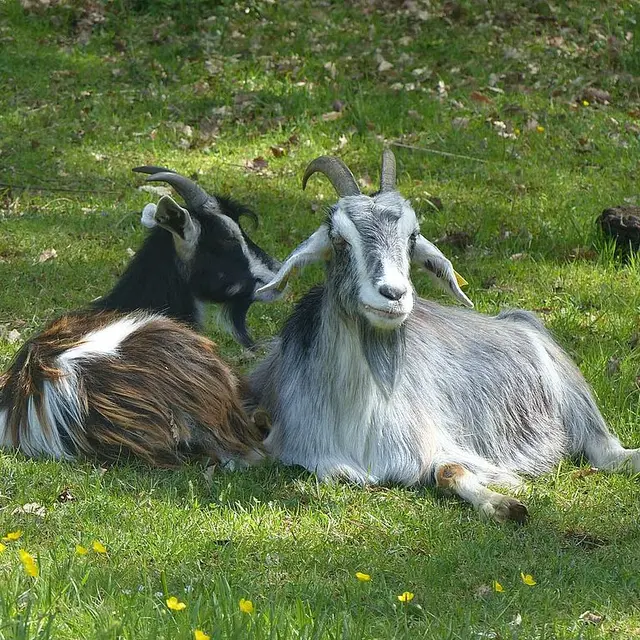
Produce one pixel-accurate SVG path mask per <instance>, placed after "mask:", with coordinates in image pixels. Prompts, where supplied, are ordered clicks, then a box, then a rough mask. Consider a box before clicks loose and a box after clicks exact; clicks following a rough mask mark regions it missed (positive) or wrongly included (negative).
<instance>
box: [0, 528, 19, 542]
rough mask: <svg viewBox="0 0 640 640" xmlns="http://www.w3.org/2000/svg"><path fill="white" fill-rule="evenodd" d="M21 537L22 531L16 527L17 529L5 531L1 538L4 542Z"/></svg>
mask: <svg viewBox="0 0 640 640" xmlns="http://www.w3.org/2000/svg"><path fill="white" fill-rule="evenodd" d="M21 537H22V531H20V529H18V531H11V532H9V533H7V535H6V536H5V537H4V538H2V540H3V541H4V542H13V541H14V540H18V539H19V538H21Z"/></svg>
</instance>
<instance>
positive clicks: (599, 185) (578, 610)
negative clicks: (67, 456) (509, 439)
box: [0, 0, 640, 640]
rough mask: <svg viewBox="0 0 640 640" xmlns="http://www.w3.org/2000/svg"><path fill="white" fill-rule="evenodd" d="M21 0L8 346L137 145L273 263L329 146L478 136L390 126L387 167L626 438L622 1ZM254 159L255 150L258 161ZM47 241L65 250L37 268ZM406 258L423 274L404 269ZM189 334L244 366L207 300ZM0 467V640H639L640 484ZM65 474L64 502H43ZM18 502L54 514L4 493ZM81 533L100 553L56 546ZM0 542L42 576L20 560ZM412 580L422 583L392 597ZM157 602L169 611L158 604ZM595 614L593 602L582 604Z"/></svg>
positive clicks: (261, 321)
mask: <svg viewBox="0 0 640 640" xmlns="http://www.w3.org/2000/svg"><path fill="white" fill-rule="evenodd" d="M24 5H25V6H26V7H27V8H25V7H23V6H21V5H20V4H19V3H18V2H16V1H15V0H4V2H0V69H2V73H1V74H0V89H1V90H0V183H2V184H0V281H1V282H2V286H1V287H0V365H2V366H6V365H7V364H8V363H9V361H10V359H11V357H12V355H13V353H14V352H15V351H16V350H17V348H18V347H19V344H20V342H21V341H22V340H24V339H25V338H26V337H27V336H29V335H30V334H31V333H32V332H33V331H35V330H37V328H39V327H41V326H43V324H44V323H45V322H46V321H47V320H48V319H50V318H51V317H52V316H54V315H55V314H57V313H60V312H62V311H64V310H67V309H71V308H74V307H77V306H80V305H82V304H83V303H85V302H86V301H88V300H90V299H92V298H94V297H96V296H98V295H101V294H103V293H104V292H105V291H107V290H108V289H109V287H110V286H111V285H112V284H113V283H114V282H115V280H116V278H117V276H118V275H119V274H120V273H121V272H122V270H123V268H124V266H125V264H126V262H127V260H128V259H129V255H128V251H127V250H128V249H129V248H133V249H135V248H136V247H137V246H138V245H139V243H140V242H141V239H142V237H143V230H142V229H141V227H140V224H139V220H138V218H139V212H140V210H141V209H142V207H143V205H144V204H145V203H146V202H148V201H149V200H153V199H154V198H155V196H153V195H151V194H148V193H144V192H141V191H139V190H137V189H136V187H137V186H138V185H139V184H140V179H139V177H137V176H134V175H132V174H131V173H130V168H131V167H132V166H136V165H139V164H145V163H146V164H164V165H166V166H169V167H172V168H174V169H176V170H178V171H181V172H183V173H185V174H187V175H190V174H193V173H197V174H198V176H199V178H200V181H201V182H202V184H203V185H205V186H206V187H208V188H210V189H212V190H213V189H215V190H216V191H218V192H222V193H228V194H233V196H235V197H236V198H238V199H240V200H242V201H245V202H247V203H250V204H251V205H252V206H253V207H254V208H255V209H256V211H258V212H259V214H260V216H261V225H260V227H259V228H258V229H257V230H256V231H254V232H253V236H254V237H255V238H256V239H257V240H258V242H259V243H260V244H262V245H263V246H264V247H265V248H266V249H267V250H269V251H270V252H272V253H273V254H275V255H277V256H278V257H280V258H282V257H284V256H285V255H286V254H287V253H288V252H289V251H290V250H291V249H292V248H293V247H294V246H295V245H296V244H297V243H298V242H300V241H302V240H303V239H304V238H306V237H307V236H308V235H309V234H310V233H311V231H312V230H313V229H314V228H315V227H316V226H317V225H318V222H319V220H320V215H321V214H320V211H318V207H316V206H311V205H312V204H314V203H315V204H316V205H319V207H320V210H321V209H322V206H323V205H324V204H326V203H329V202H331V201H332V198H333V194H332V193H331V189H330V187H329V186H328V185H327V184H326V183H325V182H323V181H322V180H319V179H318V180H317V181H316V180H314V181H312V183H310V186H309V189H308V192H307V193H302V191H301V189H300V180H301V174H302V171H303V168H304V166H305V165H306V163H307V162H308V161H309V160H311V159H312V158H314V157H315V156H317V155H319V154H321V153H332V154H339V155H340V156H341V157H343V158H344V159H345V160H346V161H347V162H348V163H349V165H350V166H351V167H352V169H353V170H354V172H355V173H356V176H358V177H360V178H363V179H364V180H365V183H366V182H367V181H368V180H371V181H372V182H373V184H374V185H375V183H376V181H377V171H378V166H379V156H380V151H381V142H382V140H383V139H386V140H395V141H398V142H401V143H403V144H407V145H412V146H415V147H421V148H426V149H431V150H435V151H444V152H447V153H451V154H458V155H463V156H468V157H469V158H470V159H464V158H456V157H451V156H445V155H438V154H436V153H429V152H425V151H417V150H415V149H406V148H397V149H396V155H397V158H398V165H399V188H400V190H401V191H402V193H404V194H405V195H406V196H408V197H410V198H411V199H412V201H413V203H414V205H415V206H416V209H417V211H418V212H419V213H420V215H421V219H422V230H423V233H424V234H425V235H426V236H427V237H430V238H432V239H438V238H441V237H442V236H445V235H446V234H449V235H451V234H452V233H454V232H456V233H461V232H462V233H464V234H466V238H467V243H466V244H467V245H468V246H466V247H465V248H460V247H458V246H456V245H451V244H447V243H446V242H444V241H443V242H441V247H442V248H443V250H444V251H445V252H446V253H447V254H448V255H450V256H451V258H452V260H453V261H454V264H455V266H456V268H457V270H458V271H459V272H461V273H462V274H464V276H465V277H466V279H467V280H469V282H470V287H469V289H468V292H469V295H470V296H471V297H472V299H473V300H474V301H475V302H476V305H477V307H478V309H479V310H481V311H483V312H486V313H495V312H497V311H498V310H499V309H502V308H506V307H514V306H521V307H525V308H529V309H534V310H537V311H538V312H539V313H540V314H541V315H542V317H543V318H544V320H545V322H546V324H547V325H548V326H549V328H550V329H551V330H552V331H553V332H554V333H555V334H556V336H557V337H558V340H559V341H560V342H561V344H563V346H565V348H566V349H568V351H569V352H570V353H571V354H572V355H573V356H574V358H575V359H576V361H577V362H578V363H579V365H580V367H581V369H582V371H583V372H584V374H585V376H586V377H587V378H588V380H589V381H590V382H591V384H592V385H593V387H594V390H595V392H596V394H597V396H598V399H599V402H600V405H601V407H602V410H603V412H604V414H605V416H606V418H607V419H608V421H609V422H610V424H611V427H612V428H613V429H614V430H615V431H616V432H617V433H618V434H619V435H620V437H621V438H622V439H623V440H624V442H625V443H626V444H627V445H629V446H636V447H638V446H640V427H639V426H638V425H639V413H640V408H639V403H638V365H639V361H640V352H639V351H638V350H637V349H636V348H634V347H633V345H632V344H630V340H631V338H632V337H633V336H634V334H636V333H637V332H638V331H640V322H639V320H638V310H639V308H640V265H639V263H638V261H637V259H631V260H629V261H627V262H622V261H621V260H619V259H618V258H617V257H616V255H615V252H614V251H613V250H612V248H611V246H610V245H608V244H607V243H606V242H605V241H604V240H603V239H602V238H600V237H599V235H598V233H597V231H596V228H595V225H594V219H595V217H596V216H597V215H598V213H599V212H600V211H601V210H602V209H603V208H605V207H607V206H612V205H616V204H621V203H624V202H625V201H628V202H637V201H638V199H640V191H639V186H638V183H639V179H640V176H639V172H638V157H639V154H638V151H639V146H640V137H639V136H640V80H639V78H638V75H639V74H640V49H639V46H640V28H639V27H638V25H640V3H638V2H617V3H606V2H597V1H595V0H584V1H581V2H578V1H570V2H564V3H555V4H553V3H550V2H547V1H545V0H539V1H537V2H517V1H516V0H508V1H507V2H496V1H493V0H485V1H484V2H477V3H476V2H471V1H468V2H467V1H459V2H445V3H441V2H438V1H436V0H434V1H432V2H429V3H427V2H420V1H418V2H410V3H402V2H399V1H397V2H396V1H394V2H388V3H383V2H380V1H377V0H369V1H365V0H362V1H358V2H353V3H348V4H346V3H338V2H336V3H333V2H324V3H321V4H319V3H310V2H309V3H307V2H302V1H300V0H291V1H290V2H283V3H274V2H269V1H258V0H250V1H248V2H245V3H231V2H211V1H209V2H198V3H196V2H187V1H186V0H181V1H178V0H162V1H158V2H155V3H148V2H146V0H114V1H112V2H106V3H103V2H99V1H97V0H93V1H91V0H70V1H68V2H65V3H60V2H52V3H51V5H52V6H50V7H46V6H44V3H41V2H40V1H39V0H31V1H30V2H29V1H27V0H24ZM383 61H387V62H389V63H391V64H392V65H393V66H392V67H391V68H388V69H387V70H386V71H385V70H384V68H385V66H388V65H385V64H382V63H383ZM381 65H382V69H383V70H382V71H380V70H379V69H380V67H381ZM586 87H595V88H598V89H601V90H603V91H606V92H608V93H609V100H608V102H609V104H606V105H605V104H602V103H600V102H598V100H594V99H593V98H592V97H591V96H592V95H593V94H589V93H588V92H586V93H585V88H586ZM334 109H338V110H339V111H338V112H337V114H338V115H335V112H334ZM324 114H334V115H330V116H327V115H325V117H324V118H323V115H324ZM496 123H504V124H503V125H502V124H496ZM501 132H502V133H503V134H506V135H507V137H503V136H501V135H499V134H500V133H501ZM272 147H282V148H283V152H282V153H280V151H276V154H274V152H273V151H272V150H271V148H272ZM259 157H261V158H264V160H266V166H264V163H260V162H257V163H253V164H252V163H251V162H250V161H252V160H254V159H255V158H259ZM252 167H253V168H252ZM8 185H11V186H8ZM438 200H439V201H440V202H441V203H442V207H441V208H436V207H435V206H434V203H437V202H438ZM51 248H55V249H56V251H57V257H56V258H54V259H50V260H47V261H44V262H39V261H38V259H39V256H40V255H41V254H42V252H43V251H45V250H47V249H51ZM320 277H321V272H320V271H319V270H318V269H310V270H309V271H308V272H305V273H304V274H302V275H301V276H300V277H299V278H297V279H296V281H295V282H294V283H293V294H292V296H291V298H290V299H289V300H288V301H286V302H285V303H279V304H276V305H271V306H264V305H255V306H254V308H253V309H252V311H251V315H250V323H251V327H252V330H253V332H254V333H255V334H256V335H257V336H259V337H261V338H264V337H268V336H270V335H273V334H274V333H275V332H276V331H277V330H278V328H279V327H280V326H281V324H282V322H283V320H284V318H285V317H286V315H287V314H288V312H289V311H290V310H291V307H292V304H293V302H294V301H295V299H297V298H298V297H299V296H300V295H301V294H302V292H304V291H305V290H306V289H307V288H308V287H309V286H310V284H311V283H312V282H314V281H315V280H317V279H319V278H320ZM414 281H415V283H416V287H417V289H418V290H419V291H420V292H422V293H423V295H428V296H432V297H434V296H435V297H437V296H438V295H439V294H438V293H437V292H435V291H433V290H432V289H430V288H429V286H428V284H427V279H426V277H425V276H424V275H423V274H420V273H418V272H416V273H415V277H414ZM12 331H13V332H14V333H13V334H12V333H11V332H12ZM15 331H17V332H18V333H19V334H20V338H19V339H18V340H17V341H15V339H16V333H15ZM208 332H209V333H210V334H211V335H213V336H214V338H215V339H216V340H217V341H218V342H219V344H220V347H221V350H222V353H223V354H224V355H225V356H226V357H227V358H229V359H230V360H231V361H238V356H239V349H238V347H236V346H235V345H234V344H233V343H232V342H231V341H230V340H229V339H228V338H227V337H226V336H224V335H221V334H219V332H218V331H217V330H216V327H215V324H214V323H213V322H212V323H210V326H209V327H208ZM311 427H312V425H310V428H311ZM0 477H1V478H2V483H1V484H0V534H3V532H4V533H6V532H9V531H15V530H21V531H22V532H23V534H22V537H21V538H20V539H19V540H18V541H15V542H7V543H6V547H7V548H6V549H5V550H4V551H3V552H2V553H0V639H2V640H4V639H7V640H9V639H11V640H13V639H22V638H55V639H65V640H66V639H69V640H70V639H75V638H79V637H83V638H105V639H107V638H127V639H129V638H131V639H133V638H135V639H136V640H139V639H142V638H154V639H156V638H167V639H169V638H171V639H173V638H192V637H193V631H194V630H195V629H200V630H202V631H204V632H206V633H207V634H208V635H210V636H211V637H212V638H257V639H261V638H283V639H284V638H287V639H288V638H308V639H311V638H317V639H321V638H322V639H324V638H331V639H337V638H354V639H355V638H357V639H359V638H380V639H389V638H437V639H444V638H452V639H453V638H456V639H458V638H461V639H465V638H523V639H524V638H527V639H529V638H531V639H533V638H540V639H542V638H548V639H552V638H553V639H568V638H633V637H640V555H639V554H638V540H639V538H640V530H639V524H640V502H639V501H638V481H637V479H631V478H626V477H620V476H605V475H600V474H589V473H586V472H583V473H580V472H579V467H576V466H575V465H574V464H573V463H570V462H566V463H564V464H563V465H562V466H561V467H560V468H559V469H558V470H557V471H556V473H554V474H550V475H547V476H544V477H542V478H537V479H535V480H533V481H531V482H530V483H529V484H528V488H527V494H528V495H526V496H525V501H526V503H527V504H528V506H529V508H530V512H531V514H532V520H531V523H530V524H529V525H528V526H527V527H525V528H521V529H516V528H511V527H499V526H496V525H492V524H486V523H482V522H480V521H479V520H478V518H477V516H476V515H475V514H474V513H473V512H472V511H471V510H470V509H469V508H468V507H467V506H465V505H462V504H460V503H458V502H456V501H453V500H449V499H445V498H442V497H441V496H439V495H438V494H436V493H435V492H433V491H431V490H430V489H423V490H415V491H410V490H405V489H399V488H393V487H391V488H371V489H360V488H354V487H350V486H347V485H344V484H334V485H321V484H318V483H317V482H316V480H315V479H314V478H313V477H310V476H309V475H308V474H307V473H305V472H303V471H301V470H298V469H291V468H284V467H282V466H279V465H277V464H271V465H267V466H265V467H262V468H257V469H253V470H250V471H247V472H244V473H238V474H231V475H224V474H219V475H215V476H214V477H213V479H212V480H210V481H209V480H207V479H205V478H204V476H203V474H202V469H200V468H198V467H196V466H193V467H189V468H185V469H183V470H180V471H177V472H165V471H156V470H149V469H147V468H144V467H138V466H134V465H131V466H119V467H114V468H111V469H109V470H108V471H106V472H104V470H102V469H100V468H97V467H95V466H92V465H90V464H73V465H71V464H60V463H54V462H47V461H29V460H26V459H24V458H22V457H20V456H17V455H12V454H0ZM65 489H67V490H68V491H69V492H70V493H71V494H72V496H73V497H74V498H75V500H72V501H64V500H63V498H61V497H60V496H61V494H62V493H63V492H64V490H65ZM28 503H38V504H39V505H41V506H43V507H44V508H45V511H46V512H45V515H44V517H39V516H37V515H34V514H29V513H21V512H20V507H22V506H23V505H25V504H28ZM94 540H99V541H101V542H102V543H103V544H104V545H105V546H106V548H107V553H106V554H99V553H96V552H94V551H92V550H90V551H89V553H88V554H86V555H76V553H75V546H76V545H78V544H79V545H82V546H85V547H87V548H89V549H90V548H91V545H92V542H93V541H94ZM19 548H24V549H27V550H28V551H29V552H30V553H32V554H33V555H34V556H35V558H36V562H37V564H38V567H39V571H40V575H39V577H37V578H31V577H29V576H28V575H27V573H26V572H25V571H24V570H23V567H22V565H21V563H20V560H19V558H18V553H17V550H18V549H19ZM356 571H362V572H366V573H369V574H371V576H372V579H371V581H370V582H359V581H358V580H357V579H356V578H355V572H356ZM521 572H524V573H530V574H532V575H533V576H534V578H535V580H536V582H537V584H536V585H535V586H527V585H526V584H524V583H523V582H522V580H521V578H520V573H521ZM496 580H497V581H498V582H500V584H501V585H502V586H503V587H504V591H503V592H502V593H497V592H495V591H494V590H493V589H492V584H493V581H496ZM404 591H410V592H413V593H414V594H415V598H414V599H413V600H412V601H411V602H410V603H407V604H406V605H405V604H402V603H401V602H399V601H398V600H397V595H399V594H401V593H403V592H404ZM169 596H176V597H178V598H179V599H180V600H182V601H184V602H185V603H186V604H187V607H186V609H184V610H183V611H180V612H171V611H169V609H168V608H167V607H166V605H165V600H166V599H167V598H168V597H169ZM240 598H245V599H250V600H251V601H252V602H253V604H254V607H255V611H254V613H253V614H245V613H242V612H241V611H240V609H239V606H238V602H239V600H240ZM587 610H588V611H592V612H597V613H598V614H599V615H601V616H604V618H603V620H602V621H601V622H600V623H598V624H587V623H585V622H582V621H581V620H580V619H579V616H580V615H581V614H582V613H583V612H585V611H587Z"/></svg>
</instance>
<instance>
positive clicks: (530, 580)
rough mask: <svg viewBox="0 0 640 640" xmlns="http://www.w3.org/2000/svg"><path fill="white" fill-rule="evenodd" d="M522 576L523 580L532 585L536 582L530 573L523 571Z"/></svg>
mask: <svg viewBox="0 0 640 640" xmlns="http://www.w3.org/2000/svg"><path fill="white" fill-rule="evenodd" d="M520 577H521V578H522V582H524V583H525V584H528V585H529V586H530V587H533V585H534V584H536V581H535V580H534V579H533V576H532V575H531V574H530V573H521V574H520Z"/></svg>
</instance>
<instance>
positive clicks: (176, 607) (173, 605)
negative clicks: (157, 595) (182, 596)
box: [167, 596, 187, 611]
mask: <svg viewBox="0 0 640 640" xmlns="http://www.w3.org/2000/svg"><path fill="white" fill-rule="evenodd" d="M167 607H169V609H171V611H182V610H183V609H186V608H187V605H186V604H185V603H184V602H180V600H178V598H176V597H175V596H171V597H170V598H167Z"/></svg>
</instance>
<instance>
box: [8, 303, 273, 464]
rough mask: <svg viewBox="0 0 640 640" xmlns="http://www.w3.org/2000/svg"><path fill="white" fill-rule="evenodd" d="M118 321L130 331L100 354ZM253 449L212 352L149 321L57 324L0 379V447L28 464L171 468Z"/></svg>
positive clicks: (135, 317)
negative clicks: (42, 459)
mask: <svg viewBox="0 0 640 640" xmlns="http://www.w3.org/2000/svg"><path fill="white" fill-rule="evenodd" d="M127 322H131V325H132V326H133V325H135V328H133V330H131V331H130V332H128V333H127V331H124V332H123V333H122V335H123V336H124V337H123V338H122V339H121V340H120V339H118V338H117V336H116V339H115V340H113V348H112V349H110V348H109V344H105V341H108V338H109V337H108V332H109V330H110V328H112V327H113V326H114V325H115V326H118V324H117V323H121V325H120V326H124V325H122V323H127ZM126 326H129V325H126ZM97 332H100V333H97ZM96 336H97V337H96ZM103 336H105V338H104V340H103ZM92 340H94V343H95V348H94V350H93V351H92V350H91V349H92V346H91V345H92V344H94V343H92V342H91V341H92ZM100 340H103V342H102V343H100ZM87 345H89V346H87ZM74 349H75V351H70V350H74ZM82 349H84V351H81V350H82ZM71 354H75V355H73V356H72V355H71ZM3 416H4V435H3ZM260 441H261V436H260V433H259V430H258V429H257V428H256V426H255V425H254V424H253V422H252V421H251V420H249V419H248V418H247V415H246V414H245V412H244V411H243V409H242V405H241V398H240V382H239V381H238V379H237V378H236V377H235V376H234V374H233V373H232V372H231V370H230V369H229V367H228V366H227V365H226V364H225V363H224V362H223V361H222V360H221V359H220V358H219V357H218V355H217V354H216V352H215V345H214V344H213V343H212V342H211V341H210V340H208V339H207V338H204V337H203V336H200V335H198V334H197V333H195V332H193V331H191V330H190V329H188V328H187V327H185V326H183V325H181V324H179V323H177V322H175V321H173V320H170V319H168V318H166V317H163V316H159V315H149V314H145V313H131V314H121V313H109V312H105V313H96V312H79V313H74V314H68V315H65V316H62V317H61V318H59V319H57V320H55V321H54V322H53V323H51V324H50V325H49V326H48V327H47V328H46V329H45V330H44V331H43V332H41V333H40V334H39V335H37V336H36V337H34V338H32V339H31V340H29V341H28V342H27V343H26V344H25V345H24V346H23V347H22V349H20V351H19V352H18V354H17V355H16V357H15V358H14V360H13V363H12V364H11V366H10V367H9V369H8V370H7V372H6V373H5V374H3V375H2V376H1V377H0V444H3V445H4V446H9V447H12V448H16V449H19V450H22V451H23V452H24V453H25V454H27V455H31V456H39V455H49V456H53V457H58V458H66V459H73V458H76V457H78V456H83V457H89V458H97V459H99V460H108V461H111V460H116V459H119V458H122V457H126V456H130V455H134V456H136V457H138V458H141V459H142V460H144V461H145V462H147V463H149V464H151V465H154V466H160V467H171V466H176V465H178V464H181V463H182V462H184V461H185V460H186V459H188V458H190V457H209V458H212V459H213V460H218V461H220V460H227V459H229V458H242V459H244V460H247V461H254V460H256V459H257V458H259V457H260V456H261V453H260V452H261V445H260Z"/></svg>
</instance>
